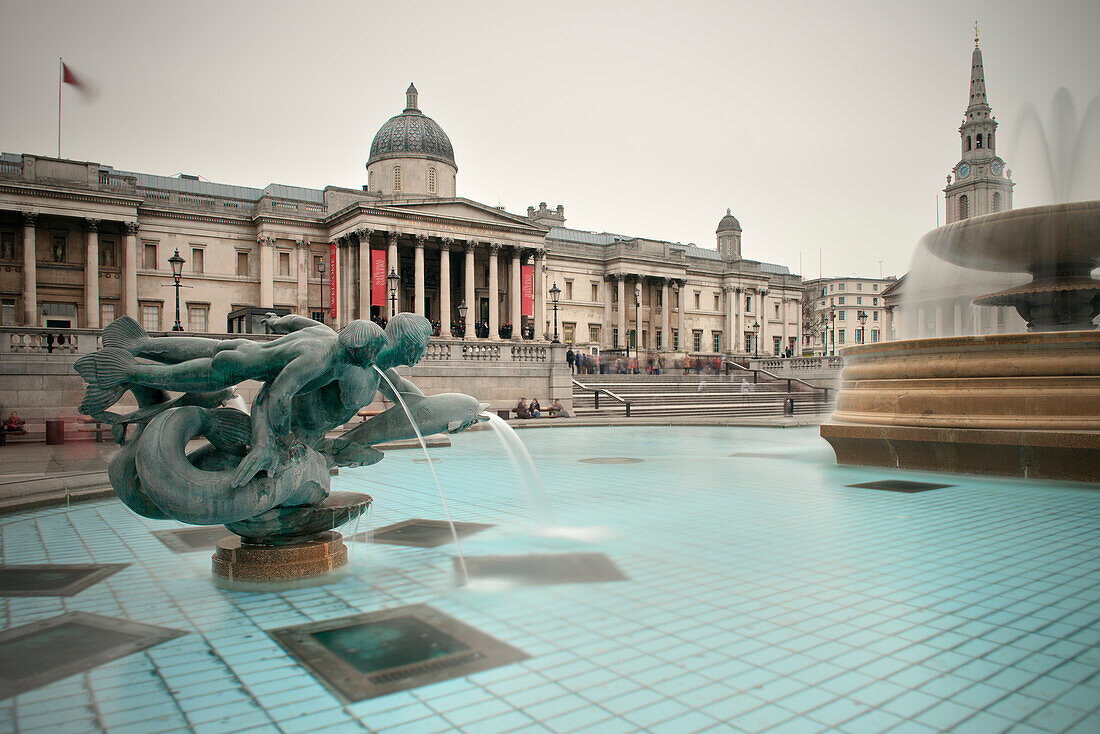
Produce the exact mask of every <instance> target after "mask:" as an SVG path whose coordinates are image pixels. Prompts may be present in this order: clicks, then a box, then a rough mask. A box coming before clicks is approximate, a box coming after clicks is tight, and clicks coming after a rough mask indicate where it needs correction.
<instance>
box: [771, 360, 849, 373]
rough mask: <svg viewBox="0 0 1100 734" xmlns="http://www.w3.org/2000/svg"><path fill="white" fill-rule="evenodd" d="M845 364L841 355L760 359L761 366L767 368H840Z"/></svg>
mask: <svg viewBox="0 0 1100 734" xmlns="http://www.w3.org/2000/svg"><path fill="white" fill-rule="evenodd" d="M843 366H844V359H843V358H841V357H790V358H787V359H778V358H777V359H764V360H761V361H760V367H761V368H762V369H766V370H782V369H788V370H806V371H808V370H833V369H836V370H838V369H840V368H842V367H843Z"/></svg>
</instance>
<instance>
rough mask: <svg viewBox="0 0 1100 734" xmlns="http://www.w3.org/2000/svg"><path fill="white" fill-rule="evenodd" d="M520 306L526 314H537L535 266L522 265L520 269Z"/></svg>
mask: <svg viewBox="0 0 1100 734" xmlns="http://www.w3.org/2000/svg"><path fill="white" fill-rule="evenodd" d="M519 279H520V283H521V285H520V294H521V296H522V298H520V306H521V308H522V313H523V315H524V316H534V315H535V266H534V265H522V266H520V269H519Z"/></svg>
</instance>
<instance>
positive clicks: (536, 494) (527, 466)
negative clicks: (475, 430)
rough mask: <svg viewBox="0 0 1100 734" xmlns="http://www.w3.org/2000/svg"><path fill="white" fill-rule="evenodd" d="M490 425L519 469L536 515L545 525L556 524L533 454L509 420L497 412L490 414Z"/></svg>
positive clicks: (521, 480) (518, 472) (521, 479)
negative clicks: (509, 423) (532, 457)
mask: <svg viewBox="0 0 1100 734" xmlns="http://www.w3.org/2000/svg"><path fill="white" fill-rule="evenodd" d="M489 425H490V426H491V427H492V429H493V430H494V431H495V432H496V434H497V438H499V439H500V443H501V445H502V446H503V447H504V452H505V453H506V454H508V458H509V459H511V460H512V464H513V465H514V466H515V467H516V469H517V474H519V478H520V482H521V483H522V484H523V485H524V487H525V489H526V490H527V496H528V497H529V498H530V500H531V507H532V509H534V511H535V517H536V520H537V521H538V522H540V523H541V524H543V525H553V524H554V514H553V512H552V511H551V510H550V501H549V499H547V496H546V487H545V486H543V483H542V479H541V478H540V477H539V473H538V470H536V469H535V462H534V461H532V460H531V454H530V453H529V452H528V451H527V447H526V446H524V445H523V441H521V440H520V439H519V436H517V435H516V431H515V429H514V428H512V427H511V426H510V425H508V422H507V421H506V420H504V419H503V418H501V417H500V416H499V415H496V414H495V413H490V414H489Z"/></svg>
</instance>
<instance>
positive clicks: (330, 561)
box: [212, 531, 348, 588]
mask: <svg viewBox="0 0 1100 734" xmlns="http://www.w3.org/2000/svg"><path fill="white" fill-rule="evenodd" d="M347 563H348V549H347V546H345V545H344V540H343V537H342V536H341V535H340V533H337V532H333V531H328V532H324V533H321V534H320V535H319V536H318V537H317V538H316V539H314V540H306V541H303V542H301V543H293V544H289V545H253V544H251V543H246V542H242V539H241V538H239V537H237V536H233V537H229V538H222V539H221V540H219V541H218V544H217V549H216V550H215V551H214V556H213V558H212V566H213V572H214V580H215V582H217V583H218V584H219V585H220V586H226V587H229V588H247V587H248V586H249V585H254V584H269V585H275V584H277V585H279V586H281V587H285V586H287V585H288V584H289V585H310V584H319V583H328V582H329V581H331V580H333V578H334V575H333V574H332V571H335V570H337V569H339V568H342V567H344V566H346V565H347Z"/></svg>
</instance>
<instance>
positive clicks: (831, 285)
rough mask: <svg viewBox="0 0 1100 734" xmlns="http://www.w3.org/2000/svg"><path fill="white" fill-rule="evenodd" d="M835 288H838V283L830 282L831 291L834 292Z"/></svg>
mask: <svg viewBox="0 0 1100 734" xmlns="http://www.w3.org/2000/svg"><path fill="white" fill-rule="evenodd" d="M835 290H836V283H830V284H829V292H830V293H832V292H833V291H835Z"/></svg>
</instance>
